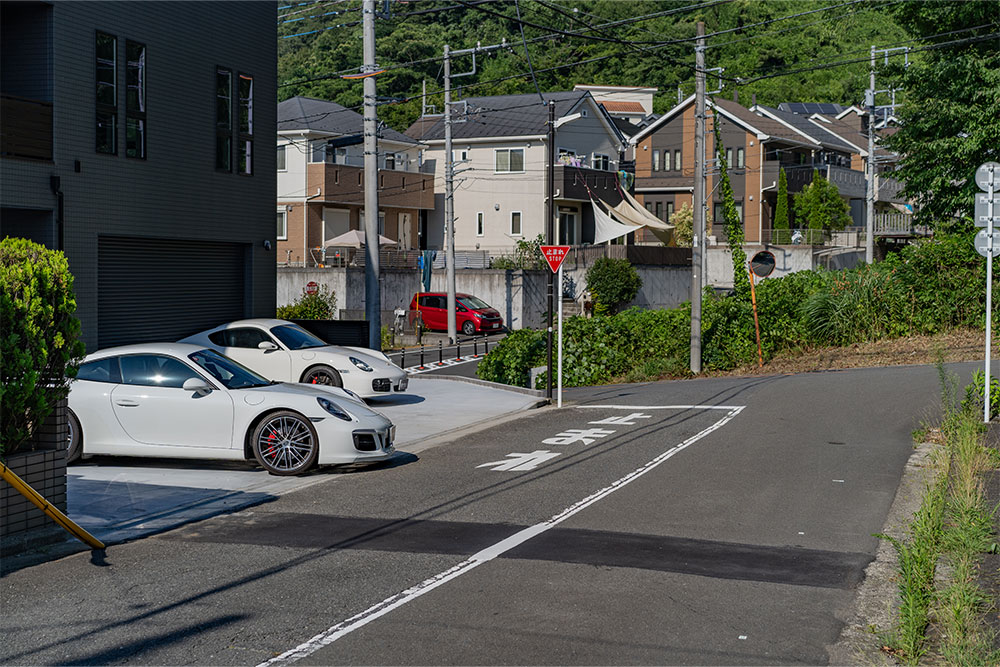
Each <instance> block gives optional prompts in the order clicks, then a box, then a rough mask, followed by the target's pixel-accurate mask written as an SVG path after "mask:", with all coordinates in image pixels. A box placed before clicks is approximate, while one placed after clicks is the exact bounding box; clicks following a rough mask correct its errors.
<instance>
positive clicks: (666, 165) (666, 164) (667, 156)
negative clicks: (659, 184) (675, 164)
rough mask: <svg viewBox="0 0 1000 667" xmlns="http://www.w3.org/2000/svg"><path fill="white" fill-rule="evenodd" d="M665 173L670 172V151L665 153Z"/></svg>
mask: <svg viewBox="0 0 1000 667" xmlns="http://www.w3.org/2000/svg"><path fill="white" fill-rule="evenodd" d="M663 171H670V151H663Z"/></svg>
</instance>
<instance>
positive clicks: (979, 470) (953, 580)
mask: <svg viewBox="0 0 1000 667" xmlns="http://www.w3.org/2000/svg"><path fill="white" fill-rule="evenodd" d="M939 373H940V374H941V386H942V399H943V400H942V403H943V404H944V409H945V416H944V420H943V423H942V425H941V438H942V440H943V443H944V448H943V449H942V450H941V452H942V455H941V456H940V457H939V459H938V461H937V462H936V468H937V471H936V472H937V475H936V478H935V481H934V482H933V483H932V484H931V485H930V486H928V488H927V489H926V491H925V493H924V497H923V502H922V504H921V507H920V509H919V510H918V511H917V513H916V514H915V515H914V518H913V522H912V523H911V524H910V526H909V529H908V530H907V536H906V537H905V538H904V539H895V538H892V537H890V536H886V535H880V536H879V537H881V538H883V539H886V540H888V541H889V542H890V543H891V544H892V545H893V547H894V548H895V550H896V553H897V556H898V561H899V563H898V573H897V577H898V588H899V615H898V618H897V620H896V623H895V626H894V627H893V628H892V630H891V631H889V632H888V633H886V634H885V635H884V639H883V643H884V644H885V646H884V649H885V650H886V651H888V652H890V653H892V654H893V655H895V656H896V657H897V658H898V659H899V660H901V661H902V662H904V663H905V664H911V665H916V664H919V663H920V662H921V660H922V658H924V657H925V656H927V655H928V654H929V652H931V651H933V653H934V654H935V656H939V657H940V659H941V660H942V661H943V662H944V663H945V664H949V665H970V666H971V665H992V664H1000V653H998V652H997V651H996V650H995V649H993V639H994V638H993V636H992V634H991V632H990V630H989V628H988V626H987V625H986V623H985V622H984V617H985V614H987V613H990V612H991V611H995V610H993V608H992V607H993V604H994V601H992V600H990V599H988V598H987V597H986V596H985V595H984V594H983V592H982V591H981V590H980V589H979V587H978V586H977V584H976V581H977V575H978V563H979V561H980V559H981V556H982V554H984V553H988V552H990V551H991V549H993V548H994V545H995V544H996V536H995V534H994V532H993V518H994V513H995V511H996V510H995V508H990V507H989V506H988V505H987V502H986V497H985V493H984V489H983V482H982V478H983V474H984V473H985V472H986V471H988V470H991V469H993V468H994V467H995V465H996V459H995V456H993V455H992V454H991V451H990V450H989V449H987V448H986V447H985V446H984V427H983V425H982V424H981V423H980V419H981V415H982V401H981V400H980V402H979V404H978V406H977V405H975V401H970V400H968V396H969V394H968V393H967V400H966V401H963V403H962V405H961V407H959V406H958V405H956V398H957V391H956V383H955V380H954V378H952V377H950V376H949V375H948V374H947V373H945V372H944V370H943V367H942V366H941V365H939ZM973 393H974V392H973ZM939 565H945V566H946V567H945V568H942V572H940V573H939V572H938V567H939ZM931 628H933V630H934V632H933V633H929V630H930V629H931ZM929 635H933V641H932V640H931V639H929ZM935 662H936V661H935Z"/></svg>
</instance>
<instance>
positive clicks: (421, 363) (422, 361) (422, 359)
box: [417, 345, 427, 371]
mask: <svg viewBox="0 0 1000 667" xmlns="http://www.w3.org/2000/svg"><path fill="white" fill-rule="evenodd" d="M417 368H418V369H420V370H422V371H425V370H427V366H424V346H423V345H421V346H420V365H419V366H417Z"/></svg>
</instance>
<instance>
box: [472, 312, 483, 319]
mask: <svg viewBox="0 0 1000 667" xmlns="http://www.w3.org/2000/svg"><path fill="white" fill-rule="evenodd" d="M472 316H473V317H475V318H476V319H477V320H481V319H483V315H482V313H472Z"/></svg>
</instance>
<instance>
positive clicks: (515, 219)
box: [510, 211, 521, 236]
mask: <svg viewBox="0 0 1000 667" xmlns="http://www.w3.org/2000/svg"><path fill="white" fill-rule="evenodd" d="M510 235H511V236H520V235H521V212H520V211H511V213H510Z"/></svg>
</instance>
